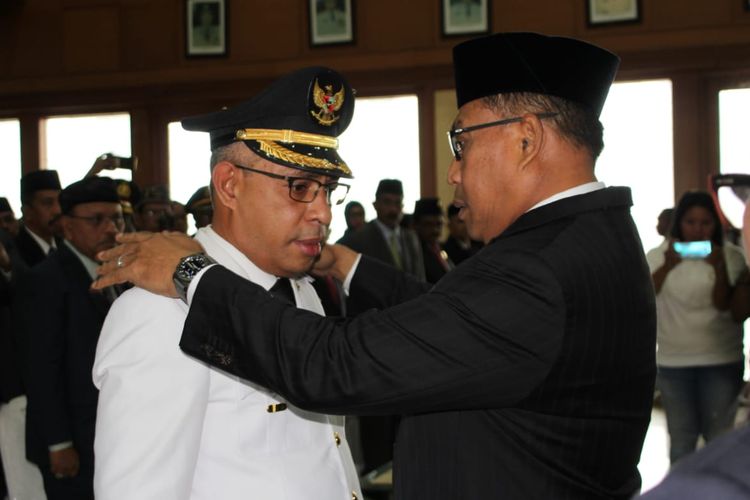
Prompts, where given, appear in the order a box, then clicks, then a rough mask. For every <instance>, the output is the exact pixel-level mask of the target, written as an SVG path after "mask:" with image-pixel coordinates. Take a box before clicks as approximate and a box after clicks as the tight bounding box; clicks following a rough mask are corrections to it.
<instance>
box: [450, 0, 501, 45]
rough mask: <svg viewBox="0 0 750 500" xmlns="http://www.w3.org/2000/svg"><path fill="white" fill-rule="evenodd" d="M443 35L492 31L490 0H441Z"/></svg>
mask: <svg viewBox="0 0 750 500" xmlns="http://www.w3.org/2000/svg"><path fill="white" fill-rule="evenodd" d="M440 6H441V9H440V11H441V24H442V33H443V36H462V35H480V34H483V33H489V32H490V1H489V0H440Z"/></svg>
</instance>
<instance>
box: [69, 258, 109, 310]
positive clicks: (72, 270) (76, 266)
mask: <svg viewBox="0 0 750 500" xmlns="http://www.w3.org/2000/svg"><path fill="white" fill-rule="evenodd" d="M57 250H58V258H59V259H60V266H61V267H62V269H63V272H64V273H65V275H66V276H67V278H68V280H69V283H70V288H71V289H72V290H82V291H84V293H85V294H86V295H88V297H89V300H90V301H91V305H92V307H93V308H94V309H95V310H96V311H97V312H99V313H100V314H101V317H102V319H103V318H104V317H105V316H106V315H107V312H108V311H109V305H110V303H109V301H108V300H107V298H106V297H105V296H104V294H103V293H101V292H95V291H92V290H91V289H90V287H91V282H92V281H93V280H92V279H91V276H89V273H88V271H86V268H85V267H84V265H83V263H82V262H81V259H79V258H78V256H77V255H76V254H74V253H73V252H72V251H71V250H70V248H68V246H67V245H66V244H64V243H63V244H62V245H60V246H59V247H57Z"/></svg>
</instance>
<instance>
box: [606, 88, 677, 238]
mask: <svg viewBox="0 0 750 500" xmlns="http://www.w3.org/2000/svg"><path fill="white" fill-rule="evenodd" d="M601 121H602V124H603V125H604V152H603V153H602V155H601V156H600V157H599V161H598V162H597V164H596V176H597V178H598V179H599V180H600V181H603V182H604V183H605V184H607V186H628V187H630V189H631V190H632V193H633V207H632V209H631V213H632V215H633V219H634V220H635V224H636V226H637V227H638V232H639V233H640V236H641V241H642V242H643V248H644V249H645V250H646V251H648V250H650V249H652V248H654V247H656V246H658V245H659V244H660V243H661V241H662V237H661V236H660V235H659V234H658V233H657V232H656V219H657V217H658V215H659V213H660V212H661V211H662V210H663V209H665V208H669V207H671V206H673V205H674V159H673V154H672V148H673V145H672V82H671V81H670V80H644V81H637V82H623V83H615V84H614V85H613V86H612V88H611V89H610V91H609V97H607V102H606V104H605V105H604V110H603V111H602V115H601Z"/></svg>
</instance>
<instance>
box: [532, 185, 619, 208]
mask: <svg viewBox="0 0 750 500" xmlns="http://www.w3.org/2000/svg"><path fill="white" fill-rule="evenodd" d="M605 187H607V186H605V185H604V183H603V182H598V181H593V182H587V183H585V184H579V185H578V186H575V187H572V188H570V189H566V190H565V191H561V192H559V193H557V194H553V195H552V196H550V197H549V198H546V199H544V200H542V201H540V202H539V203H537V204H536V205H534V206H533V207H531V208H530V209H528V210H527V212H530V211H531V210H534V209H535V208H539V207H542V206H544V205H549V204H550V203H553V202H555V201H559V200H562V199H563V198H570V197H571V196H578V195H579V194H586V193H591V192H593V191H599V190H600V189H604V188H605Z"/></svg>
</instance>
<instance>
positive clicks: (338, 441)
mask: <svg viewBox="0 0 750 500" xmlns="http://www.w3.org/2000/svg"><path fill="white" fill-rule="evenodd" d="M333 439H334V440H335V441H336V446H341V436H339V433H338V432H334V433H333Z"/></svg>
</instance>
